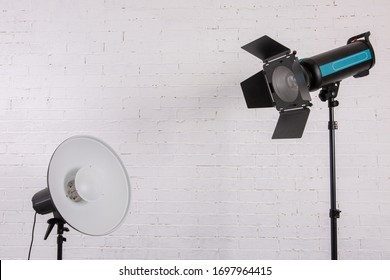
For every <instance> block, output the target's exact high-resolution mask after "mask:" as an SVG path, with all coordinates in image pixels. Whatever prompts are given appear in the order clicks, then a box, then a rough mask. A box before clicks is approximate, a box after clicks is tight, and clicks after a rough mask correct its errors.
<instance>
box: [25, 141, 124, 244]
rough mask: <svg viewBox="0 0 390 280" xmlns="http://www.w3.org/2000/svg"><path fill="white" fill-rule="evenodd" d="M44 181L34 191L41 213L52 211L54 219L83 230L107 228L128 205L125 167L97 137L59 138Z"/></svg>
mask: <svg viewBox="0 0 390 280" xmlns="http://www.w3.org/2000/svg"><path fill="white" fill-rule="evenodd" d="M47 185H48V188H47V189H44V190H42V191H40V192H37V193H36V194H35V195H34V196H33V199H32V201H33V208H34V209H35V210H36V211H37V212H38V213H39V214H47V213H51V212H53V214H54V220H53V221H52V224H54V223H55V224H58V221H60V223H61V221H63V222H66V223H67V224H69V225H70V226H71V227H72V228H74V229H75V230H77V231H80V232H82V233H84V234H88V235H105V234H109V233H111V232H112V231H114V230H115V229H117V228H118V227H119V226H120V225H121V223H122V222H123V221H124V219H125V217H126V215H127V212H128V210H129V206H130V182H129V178H128V175H127V172H126V168H125V166H124V165H123V163H122V161H121V160H120V158H119V156H118V155H117V154H116V153H115V152H114V151H113V150H112V149H111V148H110V147H109V146H108V145H107V144H105V143H104V142H102V141H101V140H99V139H97V138H95V137H91V136H75V137H71V138H68V139H67V140H65V141H64V142H63V143H61V144H60V145H59V146H58V148H57V149H56V150H55V151H54V153H53V156H52V158H51V160H50V163H49V168H48V171H47ZM58 219H59V220H58ZM49 224H50V221H49ZM52 227H53V226H51V228H52ZM50 230H51V229H50ZM50 230H49V232H48V233H47V234H46V238H47V235H48V234H49V233H50Z"/></svg>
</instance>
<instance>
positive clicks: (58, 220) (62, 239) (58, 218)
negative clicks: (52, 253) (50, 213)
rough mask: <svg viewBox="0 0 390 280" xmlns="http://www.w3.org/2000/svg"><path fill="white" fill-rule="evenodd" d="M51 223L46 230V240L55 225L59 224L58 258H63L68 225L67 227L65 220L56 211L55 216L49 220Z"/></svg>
mask: <svg viewBox="0 0 390 280" xmlns="http://www.w3.org/2000/svg"><path fill="white" fill-rule="evenodd" d="M47 223H48V224H49V225H48V227H47V230H46V234H45V237H44V240H46V239H47V238H48V237H49V235H50V233H51V231H52V229H53V228H54V226H55V225H57V260H62V246H63V243H64V242H66V238H65V237H64V236H63V234H64V232H67V231H69V229H68V228H67V227H65V224H66V222H65V220H64V219H63V218H62V217H61V216H60V215H59V214H57V212H54V218H51V219H49V220H48V221H47Z"/></svg>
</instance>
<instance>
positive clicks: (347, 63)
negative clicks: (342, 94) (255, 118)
mask: <svg viewBox="0 0 390 280" xmlns="http://www.w3.org/2000/svg"><path fill="white" fill-rule="evenodd" d="M369 36H370V32H366V33H363V34H360V35H357V36H354V37H352V38H350V39H349V40H348V41H347V45H345V46H342V47H339V48H336V49H333V50H330V51H327V52H324V53H321V54H318V55H315V56H313V57H310V58H304V59H298V58H297V57H296V52H295V51H293V52H291V51H290V49H289V48H287V47H285V46H283V45H282V44H280V43H278V42H276V41H275V40H273V39H271V38H270V37H268V36H266V35H265V36H263V37H261V38H259V39H257V40H255V41H253V42H251V43H249V44H247V45H245V46H243V47H242V48H243V49H244V50H246V51H247V52H249V53H251V54H253V55H254V56H256V57H258V58H260V59H261V60H262V61H263V63H264V65H263V70H262V71H260V72H258V73H257V74H255V75H253V76H252V77H250V78H248V79H247V80H245V81H243V82H242V83H241V88H242V91H243V93H244V97H245V101H246V104H247V106H248V108H265V107H276V109H277V110H278V111H279V113H280V116H279V120H278V123H277V125H276V128H275V131H274V134H273V136H272V138H273V139H282V138H300V137H302V134H303V131H304V129H305V125H306V122H307V119H308V117H309V113H310V109H309V107H310V106H311V105H312V104H311V102H310V101H311V98H310V93H309V92H310V91H315V90H318V89H320V88H324V87H326V86H328V85H332V84H334V83H338V82H340V81H341V80H343V79H345V78H348V77H351V76H353V77H355V78H359V77H364V76H367V75H368V74H369V69H370V68H372V67H373V66H374V64H375V55H374V50H373V48H372V46H371V43H370V41H369Z"/></svg>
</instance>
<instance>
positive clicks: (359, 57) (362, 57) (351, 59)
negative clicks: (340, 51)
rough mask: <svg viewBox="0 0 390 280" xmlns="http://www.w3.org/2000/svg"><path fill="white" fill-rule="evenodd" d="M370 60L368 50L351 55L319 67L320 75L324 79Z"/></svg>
mask: <svg viewBox="0 0 390 280" xmlns="http://www.w3.org/2000/svg"><path fill="white" fill-rule="evenodd" d="M371 59H372V55H371V51H370V49H367V50H364V51H361V52H358V53H355V54H353V55H350V56H346V57H343V58H341V59H338V60H335V61H332V62H329V63H327V64H324V65H321V66H320V71H321V75H322V77H325V76H328V75H331V74H333V73H336V72H338V71H341V70H343V69H346V68H349V67H351V66H354V65H356V64H359V63H362V62H364V61H367V60H371Z"/></svg>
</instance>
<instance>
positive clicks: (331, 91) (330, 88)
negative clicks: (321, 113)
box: [319, 82, 341, 260]
mask: <svg viewBox="0 0 390 280" xmlns="http://www.w3.org/2000/svg"><path fill="white" fill-rule="evenodd" d="M339 87H340V82H336V83H332V84H329V85H326V86H324V87H323V88H322V90H321V91H320V94H319V98H320V99H321V101H324V102H325V101H328V108H329V122H328V129H329V156H330V211H329V217H330V232H331V235H330V237H331V256H332V260H337V257H338V254H337V219H338V218H340V212H341V211H340V210H339V209H337V205H336V151H335V146H336V141H335V130H336V129H337V128H338V124H337V122H336V121H335V120H334V108H335V107H337V106H338V105H339V102H338V101H337V100H335V98H336V97H337V94H338V91H339Z"/></svg>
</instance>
